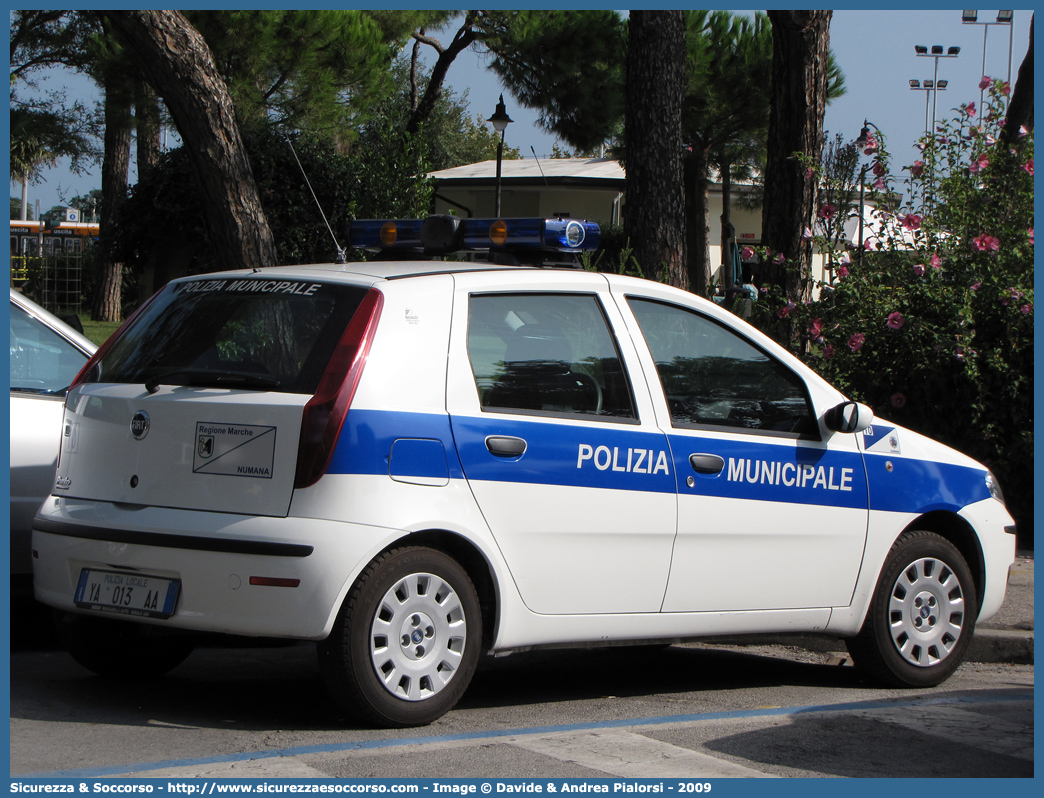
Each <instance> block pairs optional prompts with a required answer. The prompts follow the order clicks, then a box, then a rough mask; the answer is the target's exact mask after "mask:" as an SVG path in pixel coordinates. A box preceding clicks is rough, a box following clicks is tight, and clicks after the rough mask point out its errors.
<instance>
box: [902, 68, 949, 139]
mask: <svg viewBox="0 0 1044 798" xmlns="http://www.w3.org/2000/svg"><path fill="white" fill-rule="evenodd" d="M947 83H948V81H945V80H939V81H935V80H928V79H927V78H926V79H925V80H924V83H923V84H922V82H921V81H919V80H911V81H910V91H923V92H924V134H925V135H926V136H927V135H928V134H929V132H930V129H929V127H928V101H929V100H930V99H931V97H932V92H933V91H946V84H947Z"/></svg>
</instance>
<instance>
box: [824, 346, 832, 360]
mask: <svg viewBox="0 0 1044 798" xmlns="http://www.w3.org/2000/svg"><path fill="white" fill-rule="evenodd" d="M833 356H834V345H833V344H827V345H826V346H824V347H823V360H830V358H832V357H833Z"/></svg>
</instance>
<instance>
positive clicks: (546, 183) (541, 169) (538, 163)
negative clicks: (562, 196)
mask: <svg viewBox="0 0 1044 798" xmlns="http://www.w3.org/2000/svg"><path fill="white" fill-rule="evenodd" d="M529 149H530V151H531V152H532V153H533V157H534V158H536V162H537V169H539V170H540V176H541V177H543V178H544V185H545V186H547V187H548V188H551V184H550V183H548V182H547V177H546V176H545V175H544V167H542V166H541V165H540V156H539V155H537V154H536V150H534V149H533V145H532V144H530V145H529Z"/></svg>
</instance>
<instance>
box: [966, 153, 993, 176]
mask: <svg viewBox="0 0 1044 798" xmlns="http://www.w3.org/2000/svg"><path fill="white" fill-rule="evenodd" d="M989 165H990V159H989V158H987V157H986V156H985V155H980V156H979V157H978V159H977V160H976V161H975V163H973V164H972V165H971V166H969V167H968V171H969V172H971V173H972V174H973V175H974V174H978V173H979V172H981V171H982V170H983V169H985V168H986V167H987V166H989Z"/></svg>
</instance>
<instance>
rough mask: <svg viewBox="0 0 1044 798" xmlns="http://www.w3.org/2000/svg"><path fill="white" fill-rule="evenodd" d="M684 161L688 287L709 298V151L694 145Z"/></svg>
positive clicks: (711, 271)
mask: <svg viewBox="0 0 1044 798" xmlns="http://www.w3.org/2000/svg"><path fill="white" fill-rule="evenodd" d="M684 161H685V165H684V174H685V220H686V225H685V230H686V236H685V248H686V260H687V262H688V278H689V290H690V291H692V292H693V293H694V294H699V295H700V296H704V297H709V296H710V294H711V274H712V273H713V269H712V267H711V261H710V179H709V171H710V163H709V161H708V153H707V150H706V149H705V148H704V147H702V146H700V145H694V146H693V149H692V154H691V155H689V156H687V157H685V158H684Z"/></svg>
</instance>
